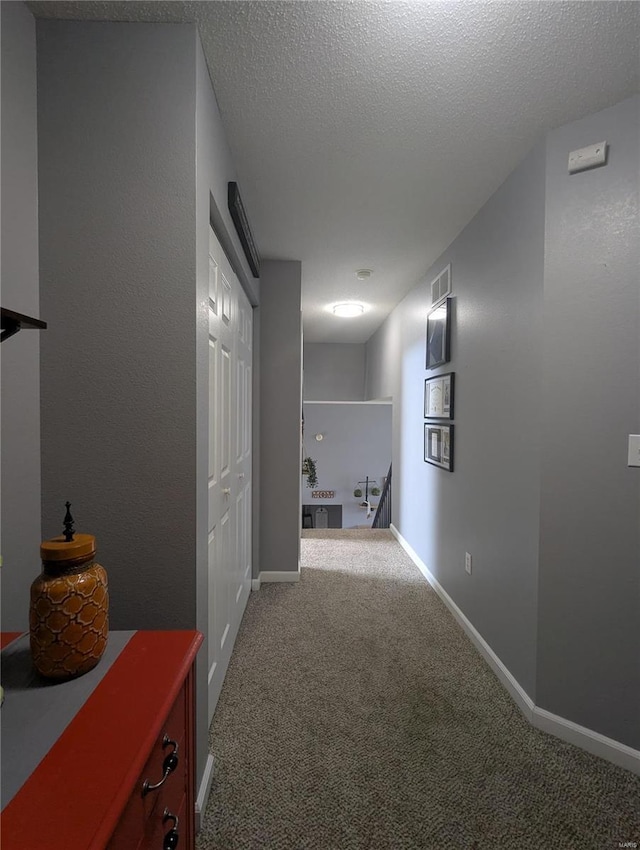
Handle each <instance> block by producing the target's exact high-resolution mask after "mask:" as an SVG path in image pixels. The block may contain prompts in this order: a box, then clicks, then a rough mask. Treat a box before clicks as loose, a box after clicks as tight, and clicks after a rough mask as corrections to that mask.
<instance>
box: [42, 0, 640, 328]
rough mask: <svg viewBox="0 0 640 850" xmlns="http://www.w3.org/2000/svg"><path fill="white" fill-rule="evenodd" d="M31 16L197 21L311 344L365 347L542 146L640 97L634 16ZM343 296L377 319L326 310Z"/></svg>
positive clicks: (281, 12)
mask: <svg viewBox="0 0 640 850" xmlns="http://www.w3.org/2000/svg"><path fill="white" fill-rule="evenodd" d="M27 5H28V6H29V8H30V9H31V10H32V11H33V12H34V14H35V15H36V16H41V17H61V18H73V19H100V20H140V21H196V22H197V23H198V26H199V30H200V34H201V38H202V42H203V46H204V50H205V54H206V56H207V61H208V63H209V69H210V73H211V78H212V81H213V85H214V88H215V92H216V96H217V99H218V103H219V105H220V110H221V113H222V117H223V120H224V123H225V128H226V133H227V137H228V140H229V144H230V147H231V150H232V151H233V154H234V159H235V163H236V167H237V170H238V175H239V182H240V188H241V192H242V196H243V201H244V204H245V207H246V209H247V212H248V216H249V219H250V221H251V225H252V229H253V232H254V236H255V239H256V243H257V245H258V248H259V250H260V253H261V256H262V257H263V258H277V259H298V260H302V263H303V312H304V326H305V340H306V341H309V342H364V341H365V340H367V339H368V338H369V336H370V335H371V333H372V332H373V331H374V330H375V329H376V328H377V327H378V326H379V324H380V322H381V321H382V320H383V318H384V317H385V316H386V315H387V314H388V313H389V311H390V310H391V309H392V308H393V307H394V306H395V304H396V303H397V302H398V301H399V300H400V299H401V298H402V297H403V296H404V294H405V293H406V292H407V291H408V290H409V289H410V288H411V287H412V286H413V285H414V284H415V283H416V282H417V281H418V280H419V279H420V278H421V277H423V275H424V274H425V272H426V270H427V269H428V267H429V266H430V265H431V264H432V263H433V262H434V261H435V260H436V259H437V257H438V255H439V254H440V253H441V252H442V251H443V250H444V248H446V246H447V245H448V244H449V243H450V242H451V241H452V240H453V239H454V238H455V236H456V235H457V234H458V233H459V232H460V230H461V229H462V228H463V227H464V225H465V224H466V223H467V222H468V221H469V220H470V219H471V218H472V217H473V215H474V214H475V212H476V211H477V210H478V209H479V208H480V207H481V206H482V204H483V203H484V202H485V201H486V200H487V199H488V198H489V197H490V195H491V194H492V193H493V192H494V191H495V189H496V188H497V187H498V186H499V185H500V183H501V182H502V181H503V180H504V179H505V178H506V176H507V175H508V174H509V172H510V171H511V170H512V169H513V167H514V166H515V165H516V164H517V163H518V162H519V160H521V159H522V157H523V156H524V155H525V154H526V153H527V151H528V150H529V149H530V147H531V146H532V145H533V144H534V143H535V142H536V141H537V140H538V139H539V138H540V136H541V134H542V133H543V132H544V131H546V130H547V129H549V128H551V127H555V126H558V125H560V124H563V123H565V122H567V121H571V120H574V119H576V118H579V117H581V116H583V115H586V114H588V113H590V112H594V111H596V110H598V109H602V108H604V107H606V106H608V105H610V104H613V103H616V102H617V101H619V100H621V99H623V98H624V97H627V96H629V95H631V94H632V93H634V92H635V91H637V90H638V86H639V82H638V79H639V70H640V69H639V65H640V62H639V53H638V50H639V39H640V4H639V3H637V2H625V3H616V2H504V3H503V2H486V3H473V2H460V3H459V2H441V3H432V2H376V0H367V2H357V0H356V2H324V0H307V2H270V0H258V2H243V0H235V1H234V2H204V3H181V2H141V3H140V2H125V3H121V2H61V3H57V2H33V3H28V4H27ZM594 141H600V140H598V139H585V140H584V143H585V145H587V144H589V143H591V142H594ZM363 267H365V268H371V269H373V270H374V274H373V275H372V277H371V278H370V279H369V280H368V281H365V282H360V281H358V280H357V279H356V276H355V271H356V269H358V268H363ZM344 299H358V300H362V301H364V302H366V303H367V305H369V307H370V309H369V310H368V312H367V313H365V315H363V316H361V317H359V318H357V319H338V318H336V317H334V316H332V315H331V314H330V313H329V312H328V311H327V310H326V306H327V305H328V304H330V303H332V302H335V301H339V300H344Z"/></svg>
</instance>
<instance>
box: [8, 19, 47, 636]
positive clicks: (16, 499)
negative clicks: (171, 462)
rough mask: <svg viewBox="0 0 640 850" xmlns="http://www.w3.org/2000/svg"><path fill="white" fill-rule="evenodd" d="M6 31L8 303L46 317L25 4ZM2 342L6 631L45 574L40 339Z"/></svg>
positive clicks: (27, 335)
mask: <svg viewBox="0 0 640 850" xmlns="http://www.w3.org/2000/svg"><path fill="white" fill-rule="evenodd" d="M0 27H1V30H2V136H1V142H0V144H1V149H2V153H1V157H2V163H1V165H2V306H3V307H6V308H8V309H10V310H16V311H17V312H19V313H26V314H27V315H28V316H36V317H39V316H40V306H39V300H40V298H39V287H38V177H37V167H38V162H37V112H36V27H35V21H34V20H33V17H32V16H31V13H30V12H29V11H28V10H27V9H26V8H25V6H24V5H23V4H22V3H2V4H0ZM41 333H46V331H44V332H43V331H33V330H31V331H21V332H20V333H18V335H17V336H14V337H13V338H12V339H10V340H8V341H7V342H4V343H3V344H2V352H1V366H0V369H1V383H2V421H1V441H2V482H1V484H2V520H1V547H2V548H1V551H2V556H3V559H4V567H3V569H2V627H3V629H5V630H15V631H22V630H23V629H25V628H27V627H28V622H29V621H28V617H29V586H30V584H31V582H32V581H33V579H34V578H35V577H36V575H37V574H38V573H39V572H40V550H39V547H40V539H41V535H40V334H41Z"/></svg>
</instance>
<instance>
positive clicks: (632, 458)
mask: <svg viewBox="0 0 640 850" xmlns="http://www.w3.org/2000/svg"><path fill="white" fill-rule="evenodd" d="M627 466H640V434H629V459H628V461H627Z"/></svg>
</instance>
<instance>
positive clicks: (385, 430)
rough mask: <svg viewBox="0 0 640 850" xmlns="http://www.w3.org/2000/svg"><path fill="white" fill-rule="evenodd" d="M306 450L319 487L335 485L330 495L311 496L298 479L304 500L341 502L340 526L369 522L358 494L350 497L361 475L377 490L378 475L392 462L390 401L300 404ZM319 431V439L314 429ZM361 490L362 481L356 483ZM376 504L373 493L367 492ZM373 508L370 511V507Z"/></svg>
mask: <svg viewBox="0 0 640 850" xmlns="http://www.w3.org/2000/svg"><path fill="white" fill-rule="evenodd" d="M304 433H305V437H304V446H305V453H306V454H307V455H310V456H311V457H312V458H313V459H314V460H315V461H316V463H317V468H318V487H319V489H320V490H335V491H336V496H335V499H328V500H322V502H320V501H318V502H316V500H314V499H312V498H311V490H310V489H309V488H308V487H307V486H306V479H305V478H303V479H302V501H303V504H314V503H317V504H323V503H324V502H325V501H326V502H327V503H328V504H337V505H342V526H343V528H356V527H357V526H360V525H368V526H371V524H372V522H373V516H374V514H372V515H371V516H370V517H369V519H367V515H366V511H365V510H364V509H363V508H361V507H359V505H360V502H362V499H356V498H354V495H353V491H354V489H355V487H356V485H357V482H358V481H361V480H364V478H365V476H367V475H368V476H369V477H370V478H375V479H377V481H378V485H377V486H378V487H379V488H380V489H381V490H382V478H383V476H385V475H386V474H387V472H388V470H389V464H390V463H391V405H390V404H305V405H304ZM318 433H320V434H322V435H323V439H322V440H321V441H320V442H318V441H317V440H316V439H315V435H316V434H318ZM361 489H362V493H363V495H364V490H365V488H364V486H362V487H361ZM370 501H371V502H373V503H374V504H376V505H377V504H378V497H377V496H373V497H370ZM374 513H375V512H374Z"/></svg>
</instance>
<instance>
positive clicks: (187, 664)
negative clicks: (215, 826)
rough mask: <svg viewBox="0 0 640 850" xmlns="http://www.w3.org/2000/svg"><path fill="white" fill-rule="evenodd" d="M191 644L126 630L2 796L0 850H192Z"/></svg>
mask: <svg viewBox="0 0 640 850" xmlns="http://www.w3.org/2000/svg"><path fill="white" fill-rule="evenodd" d="M115 634H117V633H115ZM15 637H16V636H15V635H3V640H2V645H3V646H5V644H7V643H9V645H11V644H10V641H11V639H12V638H15ZM201 642H202V635H201V634H200V633H199V632H196V631H175V632H171V631H162V632H144V631H139V632H134V633H133V634H132V635H131V637H130V639H128V642H127V643H126V645H124V647H123V648H122V650H121V651H120V652H119V654H118V655H117V657H116V658H115V660H113V662H112V663H111V666H110V667H109V668H108V669H107V671H106V672H105V673H104V675H103V677H102V678H101V679H100V681H99V682H98V684H97V685H96V686H95V689H94V690H93V691H92V692H91V694H90V695H89V696H88V697H87V698H86V700H85V701H84V702H83V704H82V705H81V707H80V708H79V710H78V711H76V712H75V714H74V715H73V717H72V719H71V720H70V722H69V724H68V725H67V726H66V728H65V729H64V731H62V733H61V734H60V735H59V737H57V739H56V740H55V742H54V743H53V745H52V746H51V747H50V749H49V750H48V752H46V754H45V755H44V757H43V758H42V760H41V761H40V762H39V763H38V764H37V766H36V767H35V768H34V769H33V771H32V772H31V773H30V774H29V775H28V777H27V778H26V780H25V781H24V783H23V784H22V785H21V787H20V788H19V790H17V792H15V795H14V796H13V797H12V799H10V800H9V802H7V804H6V806H5V808H4V809H3V811H2V821H1V834H2V848H3V850H173V848H174V847H177V848H178V850H193V848H194V846H195V835H194V770H195V763H194V671H193V667H194V661H195V657H196V653H197V651H198V647H199V646H200V644H201ZM96 669H97V668H96ZM56 687H57V688H64V685H57V686H56ZM59 693H61V692H60V691H58V694H59ZM11 698H12V695H11V690H10V689H9V688H5V699H6V700H7V701H8V700H10V699H11ZM5 707H6V705H5ZM3 712H4V709H3ZM2 735H3V739H4V738H5V736H8V735H11V729H7V728H5V727H4V724H3V728H2ZM3 804H4V800H3Z"/></svg>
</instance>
